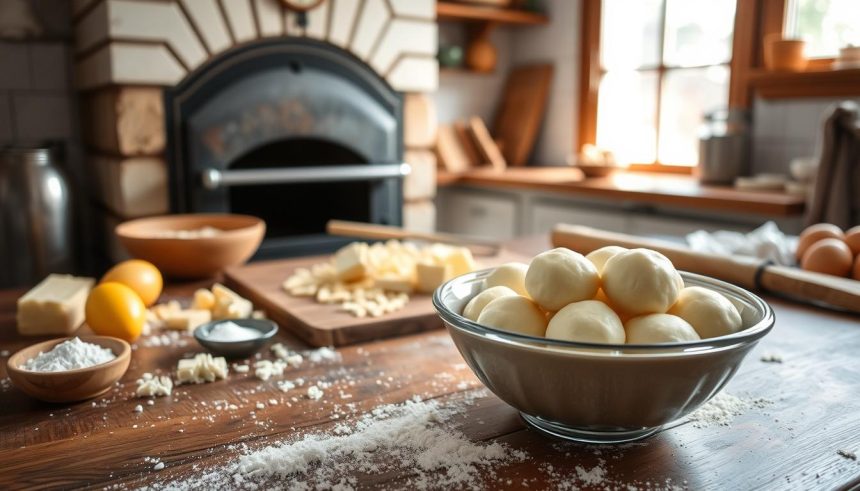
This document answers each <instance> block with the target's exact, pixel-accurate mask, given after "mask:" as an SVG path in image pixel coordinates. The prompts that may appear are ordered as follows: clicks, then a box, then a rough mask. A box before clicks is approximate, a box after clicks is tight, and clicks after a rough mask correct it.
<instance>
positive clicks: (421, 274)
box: [415, 261, 452, 293]
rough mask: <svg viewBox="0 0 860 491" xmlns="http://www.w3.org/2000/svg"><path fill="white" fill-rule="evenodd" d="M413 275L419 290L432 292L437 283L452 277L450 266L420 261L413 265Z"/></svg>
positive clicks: (439, 283)
mask: <svg viewBox="0 0 860 491" xmlns="http://www.w3.org/2000/svg"><path fill="white" fill-rule="evenodd" d="M415 277H416V280H417V283H418V291H419V292H423V293H433V291H434V290H435V289H436V288H438V287H439V285H441V284H442V283H444V282H446V281H447V280H449V279H450V278H451V277H452V276H451V266H450V265H448V264H437V263H431V262H427V261H422V262H420V263H418V264H416V265H415Z"/></svg>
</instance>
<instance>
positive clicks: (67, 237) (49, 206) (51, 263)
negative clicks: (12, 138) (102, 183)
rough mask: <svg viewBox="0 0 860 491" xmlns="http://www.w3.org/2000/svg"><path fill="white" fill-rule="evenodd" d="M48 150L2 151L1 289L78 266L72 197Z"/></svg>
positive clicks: (0, 166) (0, 207)
mask: <svg viewBox="0 0 860 491" xmlns="http://www.w3.org/2000/svg"><path fill="white" fill-rule="evenodd" d="M55 155H56V152H55V151H54V150H52V149H51V148H47V147H29V148H27V147H7V148H2V149H0V287H11V286H24V285H32V284H34V283H36V282H38V281H40V280H41V279H42V278H43V277H44V276H46V275H47V274H48V273H67V272H71V271H72V269H73V267H74V246H73V227H72V224H73V215H72V196H71V189H70V186H69V182H68V179H67V177H66V175H65V173H64V172H63V170H62V169H61V168H60V167H59V166H58V165H57V162H56V158H55Z"/></svg>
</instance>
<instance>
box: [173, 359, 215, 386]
mask: <svg viewBox="0 0 860 491" xmlns="http://www.w3.org/2000/svg"><path fill="white" fill-rule="evenodd" d="M224 378H227V360H225V359H224V357H221V356H219V357H217V358H213V357H212V355H210V354H209V353H198V354H197V355H196V356H194V358H189V359H183V360H179V363H178V364H177V365H176V380H177V382H179V383H180V384H202V383H204V382H213V381H215V380H217V379H224Z"/></svg>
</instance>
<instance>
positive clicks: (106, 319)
mask: <svg viewBox="0 0 860 491" xmlns="http://www.w3.org/2000/svg"><path fill="white" fill-rule="evenodd" d="M85 310H86V316H87V324H88V325H89V326H90V329H92V330H93V332H95V333H96V334H99V335H101V336H113V337H117V338H120V339H124V340H126V341H129V342H131V341H134V340H135V339H137V338H138V337H139V336H140V333H141V331H142V330H143V324H144V323H145V322H146V307H145V306H144V305H143V301H141V300H140V297H139V296H138V295H137V293H135V292H134V290H132V289H131V288H129V287H127V286H125V285H123V284H122V283H116V282H109V283H102V284H100V285H98V286H96V287H95V288H93V290H92V291H91V292H90V295H89V297H87V305H86V309H85Z"/></svg>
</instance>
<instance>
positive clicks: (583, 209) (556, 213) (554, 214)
mask: <svg viewBox="0 0 860 491" xmlns="http://www.w3.org/2000/svg"><path fill="white" fill-rule="evenodd" d="M529 222H530V224H531V226H530V231H531V233H532V234H545V233H549V232H550V231H551V230H552V229H553V227H555V225H556V224H558V223H568V224H571V225H585V226H587V227H594V228H599V229H602V230H609V231H612V232H626V231H627V218H626V217H625V215H624V212H623V211H621V210H618V211H616V210H609V209H602V210H601V209H597V208H591V207H588V206H582V205H578V204H575V203H570V204H561V203H535V204H534V205H533V206H532V210H531V219H530V220H529Z"/></svg>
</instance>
